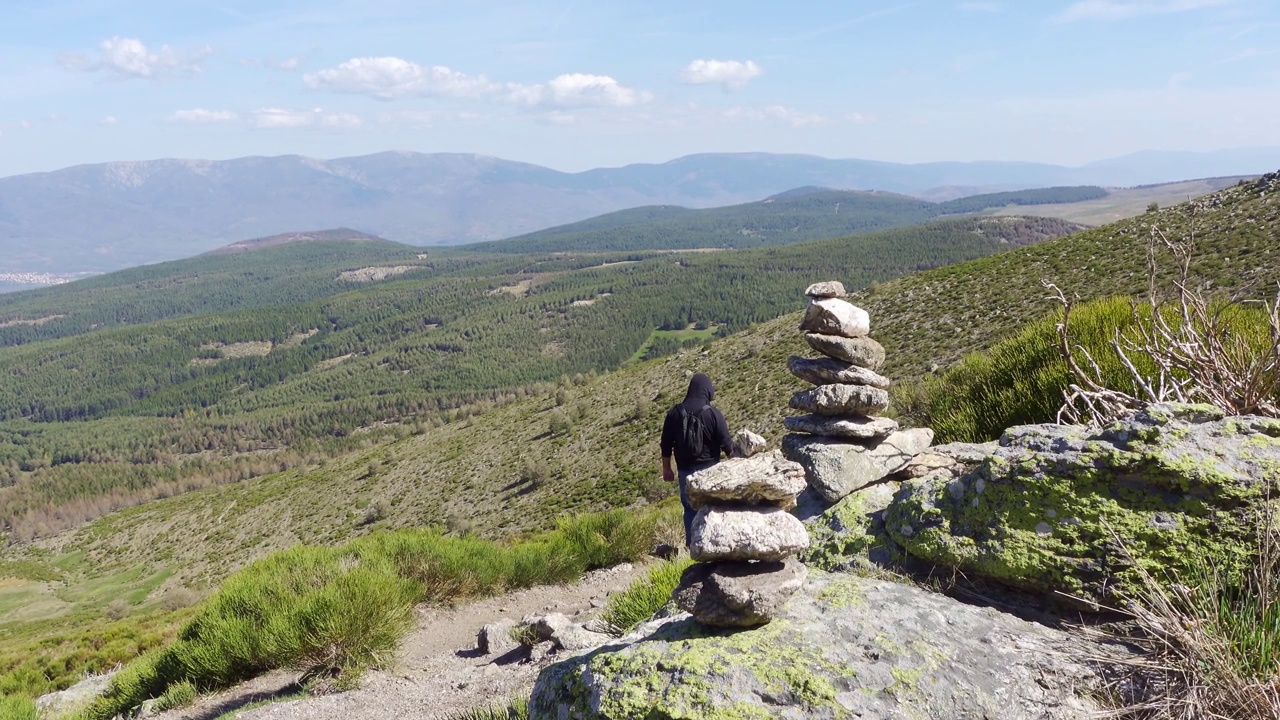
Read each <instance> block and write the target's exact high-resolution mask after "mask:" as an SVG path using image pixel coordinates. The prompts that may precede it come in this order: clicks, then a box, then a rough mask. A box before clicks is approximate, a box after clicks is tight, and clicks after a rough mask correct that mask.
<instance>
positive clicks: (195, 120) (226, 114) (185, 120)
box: [166, 108, 240, 125]
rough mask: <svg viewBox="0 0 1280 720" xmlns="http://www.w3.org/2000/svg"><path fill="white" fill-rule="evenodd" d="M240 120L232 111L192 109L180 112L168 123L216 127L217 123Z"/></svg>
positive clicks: (168, 120)
mask: <svg viewBox="0 0 1280 720" xmlns="http://www.w3.org/2000/svg"><path fill="white" fill-rule="evenodd" d="M239 119H240V116H239V115H237V114H235V113H233V112H231V111H230V110H205V109H204V108H192V109H190V110H178V111H177V112H175V113H173V114H172V115H170V116H169V117H168V118H166V121H167V122H171V123H177V124H180V125H214V124H217V123H233V122H235V121H237V120H239Z"/></svg>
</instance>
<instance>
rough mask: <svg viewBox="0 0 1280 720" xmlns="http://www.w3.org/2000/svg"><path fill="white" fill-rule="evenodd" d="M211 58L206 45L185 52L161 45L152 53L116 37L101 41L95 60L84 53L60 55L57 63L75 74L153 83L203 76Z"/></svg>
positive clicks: (136, 42) (130, 40)
mask: <svg viewBox="0 0 1280 720" xmlns="http://www.w3.org/2000/svg"><path fill="white" fill-rule="evenodd" d="M212 54H213V49H212V48H210V47H209V46H207V45H205V46H203V47H199V48H189V49H186V50H178V49H175V48H171V47H169V46H168V45H161V46H160V47H159V48H158V49H156V50H154V51H153V50H151V49H149V48H147V46H146V44H144V43H143V42H142V41H141V40H138V39H137V38H125V37H119V36H117V37H112V38H108V39H106V40H103V41H102V44H101V45H99V46H98V58H97V59H96V60H95V59H93V58H91V57H89V56H88V55H86V54H84V53H63V54H62V55H61V56H60V57H59V58H58V62H60V63H61V64H62V67H64V68H66V69H67V70H72V71H76V72H97V71H99V70H103V71H106V72H109V73H113V74H115V75H116V76H118V77H120V78H124V79H130V78H143V79H146V78H151V79H154V78H161V77H168V76H173V75H187V74H191V73H199V72H203V71H204V61H205V59H206V58H208V57H209V56H210V55H212Z"/></svg>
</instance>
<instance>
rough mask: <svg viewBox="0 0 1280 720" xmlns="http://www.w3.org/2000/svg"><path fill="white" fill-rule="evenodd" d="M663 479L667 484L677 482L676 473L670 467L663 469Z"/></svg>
mask: <svg viewBox="0 0 1280 720" xmlns="http://www.w3.org/2000/svg"><path fill="white" fill-rule="evenodd" d="M662 479H663V481H665V482H675V481H676V473H675V471H674V470H672V469H671V468H669V467H664V468H662Z"/></svg>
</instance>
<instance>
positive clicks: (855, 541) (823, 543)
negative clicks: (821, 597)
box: [799, 481, 901, 572]
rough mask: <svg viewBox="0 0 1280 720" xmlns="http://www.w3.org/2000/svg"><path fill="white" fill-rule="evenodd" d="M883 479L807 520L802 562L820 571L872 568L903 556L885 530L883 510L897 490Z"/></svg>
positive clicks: (891, 483)
mask: <svg viewBox="0 0 1280 720" xmlns="http://www.w3.org/2000/svg"><path fill="white" fill-rule="evenodd" d="M898 485H899V484H898V483H897V482H892V481H890V482H883V483H878V484H876V485H872V486H871V487H869V488H864V489H862V490H859V491H857V492H854V493H850V494H849V495H848V496H846V497H845V498H844V499H843V500H841V501H840V502H838V503H836V504H835V505H832V506H830V507H828V508H826V509H825V510H824V511H823V512H822V513H820V514H817V515H815V516H813V517H810V518H809V519H807V520H805V521H804V524H805V527H806V528H807V529H808V530H809V549H808V550H805V551H804V552H803V553H801V554H800V556H799V558H800V560H801V562H803V563H805V564H806V565H808V566H809V567H812V568H816V569H818V570H828V571H832V572H835V571H845V570H869V569H872V568H874V567H883V566H891V565H894V564H895V561H896V560H897V559H898V558H899V557H900V555H901V549H900V548H898V547H897V546H896V543H894V542H893V540H892V538H890V537H889V534H888V533H887V532H885V529H884V511H885V508H887V507H889V503H891V502H893V497H894V495H895V494H896V493H897V491H898Z"/></svg>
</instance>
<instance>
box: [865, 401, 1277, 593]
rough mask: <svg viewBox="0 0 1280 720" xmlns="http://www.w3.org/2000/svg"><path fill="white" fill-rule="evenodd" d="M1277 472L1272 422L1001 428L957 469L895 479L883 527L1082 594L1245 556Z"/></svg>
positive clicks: (1195, 409) (948, 553) (997, 575)
mask: <svg viewBox="0 0 1280 720" xmlns="http://www.w3.org/2000/svg"><path fill="white" fill-rule="evenodd" d="M1278 484H1280V421H1277V420H1273V419H1267V418H1258V417H1223V413H1222V412H1221V411H1218V410H1216V409H1215V408H1212V407H1206V406H1191V405H1176V406H1175V405H1157V406H1153V407H1151V408H1149V409H1148V410H1146V411H1144V412H1142V413H1140V414H1139V415H1137V416H1135V417H1133V418H1130V419H1128V420H1124V421H1121V422H1118V423H1115V424H1114V425H1112V426H1110V427H1107V428H1105V429H1103V430H1090V429H1087V428H1084V427H1080V426H1058V425H1028V426H1022V427H1015V428H1010V429H1009V430H1008V431H1006V432H1005V434H1004V436H1003V437H1002V438H1001V440H1000V447H998V448H994V449H993V450H992V451H991V452H990V454H989V455H987V456H986V457H985V458H983V459H981V461H980V462H977V463H976V464H975V465H974V466H973V467H972V468H971V469H969V470H968V471H967V472H959V473H956V472H947V471H940V472H932V473H929V474H926V475H924V476H923V477H919V478H915V479H910V480H907V481H905V482H904V483H903V484H902V487H901V489H900V490H899V492H898V494H897V495H896V496H895V498H894V501H893V503H892V504H891V505H890V507H889V509H888V510H887V512H886V516H885V528H886V530H887V531H888V533H889V535H890V536H891V538H892V539H893V540H894V541H896V542H897V543H898V544H900V545H901V546H902V548H904V549H905V551H906V552H907V553H909V554H911V555H914V556H916V557H919V558H922V559H924V560H928V561H930V562H933V563H937V564H940V565H945V566H949V567H954V568H957V569H959V570H961V571H963V572H964V573H966V574H967V575H978V576H983V577H988V578H993V579H996V580H999V581H1001V582H1004V583H1006V584H1009V585H1013V586H1016V587H1020V588H1025V589H1030V590H1036V591H1045V592H1057V593H1065V594H1067V595H1069V596H1073V597H1076V598H1078V599H1080V600H1083V601H1084V603H1085V604H1086V605H1089V604H1092V603H1097V602H1104V603H1105V602H1110V601H1114V600H1116V599H1117V597H1123V596H1125V595H1126V594H1130V593H1132V592H1133V591H1134V590H1135V588H1136V587H1137V584H1138V583H1139V582H1141V578H1142V577H1143V576H1144V573H1145V574H1147V575H1149V576H1150V577H1152V578H1155V579H1156V580H1158V581H1163V582H1179V581H1183V582H1189V581H1191V580H1190V579H1191V578H1194V577H1195V576H1196V573H1197V572H1201V571H1204V570H1205V569H1206V568H1209V567H1212V568H1216V569H1217V570H1218V571H1226V570H1230V569H1231V568H1239V567H1242V566H1243V565H1244V564H1245V563H1246V562H1247V561H1248V558H1249V554H1250V544H1251V539H1252V535H1253V532H1254V530H1253V527H1254V526H1253V520H1254V519H1255V518H1256V516H1257V511H1258V510H1259V505H1260V503H1261V502H1263V501H1264V500H1265V498H1268V497H1277V496H1278V495H1277V486H1278Z"/></svg>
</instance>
